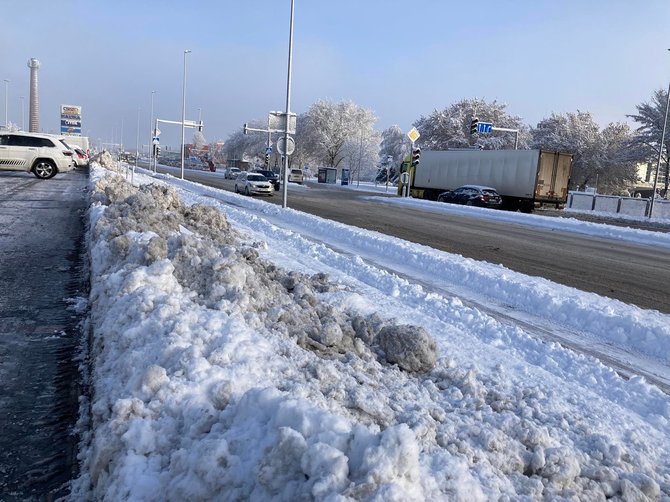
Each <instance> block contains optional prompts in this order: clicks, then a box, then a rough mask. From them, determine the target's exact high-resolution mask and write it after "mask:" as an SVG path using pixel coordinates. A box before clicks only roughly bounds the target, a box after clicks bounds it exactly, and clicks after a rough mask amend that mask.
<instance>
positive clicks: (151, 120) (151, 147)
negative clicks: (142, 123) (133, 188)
mask: <svg viewBox="0 0 670 502" xmlns="http://www.w3.org/2000/svg"><path fill="white" fill-rule="evenodd" d="M154 94H156V91H151V116H150V117H149V169H151V167H152V166H153V164H152V161H153V158H154V134H155V133H156V131H154V130H153V127H154ZM154 172H156V171H155V170H154Z"/></svg>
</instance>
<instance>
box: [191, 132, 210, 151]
mask: <svg viewBox="0 0 670 502" xmlns="http://www.w3.org/2000/svg"><path fill="white" fill-rule="evenodd" d="M206 145H207V140H206V139H205V135H204V134H202V132H201V131H197V130H196V131H195V132H194V133H193V149H192V150H191V152H192V153H193V154H194V155H197V156H202V155H204V153H205V146H206Z"/></svg>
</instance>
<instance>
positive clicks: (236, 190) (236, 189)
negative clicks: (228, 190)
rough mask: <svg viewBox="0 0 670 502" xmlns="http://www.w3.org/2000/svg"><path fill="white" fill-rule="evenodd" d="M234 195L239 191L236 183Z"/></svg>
mask: <svg viewBox="0 0 670 502" xmlns="http://www.w3.org/2000/svg"><path fill="white" fill-rule="evenodd" d="M235 193H240V189H239V188H237V183H235Z"/></svg>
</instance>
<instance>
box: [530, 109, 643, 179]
mask: <svg viewBox="0 0 670 502" xmlns="http://www.w3.org/2000/svg"><path fill="white" fill-rule="evenodd" d="M531 134H532V147H533V148H539V149H544V150H553V151H561V152H567V153H571V154H572V155H573V163H572V177H571V179H570V188H572V189H574V188H579V187H584V186H586V185H590V186H598V188H599V190H600V191H601V192H616V191H618V190H621V189H623V188H625V187H626V186H628V185H629V184H630V183H632V182H634V181H635V178H636V173H635V162H634V161H633V160H631V159H630V157H629V154H628V150H627V146H628V145H629V142H630V140H631V138H632V136H631V131H630V128H629V127H628V126H626V125H625V124H620V123H612V124H609V125H608V126H607V127H606V128H605V129H603V130H602V131H601V130H600V126H599V125H598V124H597V123H596V121H595V120H594V119H593V116H592V115H591V114H590V113H589V112H580V111H577V112H576V113H566V114H556V113H554V114H552V115H551V117H549V118H546V119H544V120H542V121H540V122H539V123H538V124H537V127H535V128H534V129H532V131H531Z"/></svg>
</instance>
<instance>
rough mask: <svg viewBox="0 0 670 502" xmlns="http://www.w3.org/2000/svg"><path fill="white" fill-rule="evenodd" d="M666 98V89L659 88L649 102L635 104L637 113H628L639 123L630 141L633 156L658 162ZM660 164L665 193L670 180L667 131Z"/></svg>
mask: <svg viewBox="0 0 670 502" xmlns="http://www.w3.org/2000/svg"><path fill="white" fill-rule="evenodd" d="M667 99H668V93H667V91H665V90H663V89H659V90H657V91H655V92H654V95H653V96H652V98H651V101H650V102H648V103H641V104H639V105H637V106H636V108H637V113H635V114H633V115H628V117H630V118H632V119H633V120H634V121H635V122H637V123H638V124H639V126H638V128H637V129H636V134H635V136H634V138H633V140H632V141H631V147H632V154H633V156H634V157H636V158H637V159H639V160H640V161H646V162H653V163H656V162H658V152H659V149H660V147H661V135H662V134H663V119H664V118H665V106H666V102H667ZM661 166H662V167H661V169H662V171H661V173H660V174H659V182H663V184H664V188H665V191H666V193H667V191H668V183H669V182H670V138H668V133H667V131H666V136H665V142H664V145H663V153H662V155H661Z"/></svg>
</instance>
